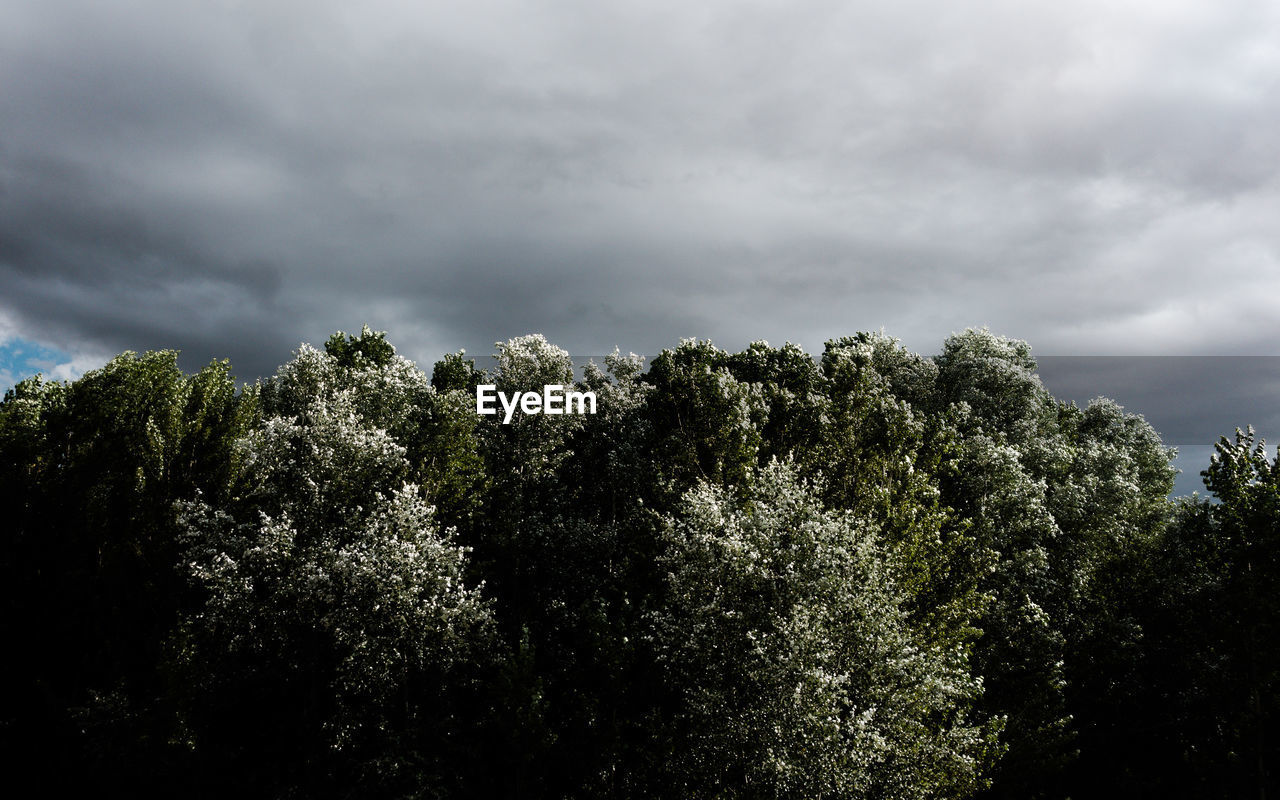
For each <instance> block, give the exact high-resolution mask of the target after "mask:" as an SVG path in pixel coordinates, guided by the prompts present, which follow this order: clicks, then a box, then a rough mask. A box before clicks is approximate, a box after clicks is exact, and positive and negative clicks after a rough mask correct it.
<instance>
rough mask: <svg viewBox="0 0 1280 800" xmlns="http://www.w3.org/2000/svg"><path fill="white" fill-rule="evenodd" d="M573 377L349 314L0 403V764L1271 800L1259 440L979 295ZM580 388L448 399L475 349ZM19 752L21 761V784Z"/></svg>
mask: <svg viewBox="0 0 1280 800" xmlns="http://www.w3.org/2000/svg"><path fill="white" fill-rule="evenodd" d="M604 361H605V363H604V364H603V365H594V364H593V365H590V366H588V367H587V369H586V371H585V374H584V375H582V376H581V377H580V378H578V377H577V376H576V375H575V370H574V365H573V362H572V360H571V359H570V358H569V356H568V354H567V353H566V352H565V351H563V350H561V349H559V348H557V347H555V346H554V345H552V344H550V343H549V342H547V341H546V340H545V339H544V338H543V337H541V336H537V335H534V336H526V337H520V338H517V339H512V340H510V341H508V342H505V343H502V344H499V345H498V347H497V353H496V366H495V367H494V368H493V369H491V370H478V369H477V368H476V367H475V364H474V361H471V360H468V359H467V358H465V355H464V354H462V353H458V354H451V355H447V356H445V357H444V358H443V359H441V360H440V361H439V362H437V363H436V364H435V366H434V369H433V370H432V372H431V374H430V375H428V374H427V373H425V372H423V371H422V370H420V369H419V368H418V367H416V366H415V365H414V364H413V363H411V362H410V361H408V360H406V359H404V358H402V357H400V356H398V355H396V352H395V349H394V347H393V346H392V345H391V344H390V343H389V342H388V341H387V339H386V337H385V336H384V335H383V334H381V333H375V332H372V331H370V330H368V329H367V328H366V329H365V330H363V331H362V332H361V333H360V334H359V335H346V334H342V333H339V334H335V335H334V336H333V337H332V338H331V339H330V340H329V341H328V342H327V343H326V344H325V346H324V348H323V349H315V348H312V347H309V346H306V345H304V346H302V347H301V348H300V349H299V350H298V351H297V354H296V356H295V357H294V358H293V360H292V361H290V362H289V363H287V364H285V365H284V366H282V367H280V369H279V370H278V372H277V373H276V374H275V375H274V376H272V377H270V378H269V379H267V380H265V381H261V382H259V383H256V384H253V385H250V386H245V387H242V388H237V386H236V383H235V380H234V378H233V376H232V374H231V371H230V366H229V365H228V364H226V363H225V362H220V363H213V364H211V365H209V366H208V367H206V368H205V369H203V370H201V371H200V372H198V373H196V374H194V375H187V374H184V373H183V372H182V371H181V370H179V368H178V366H177V356H176V354H175V353H173V352H152V353H146V354H143V355H137V354H133V353H125V354H123V355H121V356H119V357H117V358H116V359H114V360H112V361H111V362H110V363H109V364H107V365H106V366H105V367H103V368H102V369H99V370H96V371H93V372H90V373H88V374H86V375H85V376H84V377H82V378H80V379H79V380H76V381H74V382H71V383H63V382H48V381H44V380H42V379H41V378H40V377H38V376H37V377H35V378H32V379H29V380H26V381H23V382H22V383H20V384H18V385H17V386H16V387H14V388H13V389H12V390H11V391H10V392H8V394H7V395H6V396H5V398H4V401H3V403H2V404H0V503H3V509H2V510H0V514H3V519H4V520H5V524H4V526H3V528H4V534H3V537H4V539H3V556H2V558H3V561H2V564H0V569H2V570H3V574H0V586H2V587H3V588H2V589H0V591H2V592H3V603H4V608H3V614H2V618H3V626H4V629H3V638H4V641H5V643H6V645H7V647H6V650H7V651H8V653H9V654H10V659H9V661H10V667H11V670H12V671H11V677H10V678H9V679H8V681H7V682H6V700H5V704H4V707H3V712H2V714H3V715H2V717H0V730H2V731H3V741H2V742H0V746H3V747H4V749H5V751H6V753H7V754H9V756H10V759H11V763H13V764H15V765H16V766H17V769H18V773H16V774H15V777H13V778H12V779H11V780H15V781H16V780H20V779H21V777H23V776H22V775H21V773H22V772H24V771H25V772H26V773H28V775H27V776H26V777H29V778H31V779H33V780H35V781H37V782H38V783H39V784H40V785H44V786H46V787H48V789H49V793H51V794H66V793H69V792H72V791H78V792H85V793H86V794H87V793H90V792H92V793H95V794H98V793H102V792H104V791H127V792H129V793H131V794H133V795H135V796H151V795H156V796H159V795H163V796H197V797H264V798H268V797H269V798H284V797H485V796H495V797H547V798H562V797H574V798H578V797H583V798H585V797H740V798H757V797H760V798H764V797H768V798H780V797H786V798H818V797H821V798H934V797H951V798H961V797H985V798H1063V797H1077V798H1079V797H1099V796H1120V795H1123V796H1136V797H1206V796H1241V797H1244V796H1249V797H1265V796H1266V793H1267V792H1268V791H1270V792H1272V793H1273V794H1274V792H1275V791H1276V789H1277V786H1276V782H1277V781H1276V776H1275V774H1274V772H1273V771H1271V767H1270V765H1271V764H1273V763H1280V732H1277V731H1276V729H1275V728H1276V725H1275V721H1276V719H1277V710H1278V709H1277V705H1278V703H1277V699H1278V694H1277V688H1278V684H1277V678H1278V677H1280V676H1278V675H1277V665H1280V652H1277V650H1280V635H1278V634H1280V632H1278V631H1277V630H1276V622H1277V610H1278V609H1280V602H1278V601H1277V599H1276V598H1277V597H1280V586H1278V585H1277V584H1278V579H1280V563H1277V543H1278V542H1280V529H1278V526H1280V460H1277V459H1272V458H1270V457H1269V456H1268V455H1267V453H1266V452H1265V450H1264V447H1263V444H1262V443H1261V442H1255V441H1254V437H1253V434H1252V431H1251V430H1249V431H1246V432H1240V431H1237V432H1236V434H1235V436H1234V438H1233V439H1232V440H1228V439H1223V440H1222V441H1221V442H1220V443H1219V445H1218V447H1217V450H1218V452H1217V454H1216V456H1215V457H1214V459H1213V461H1212V463H1211V465H1210V466H1209V469H1208V470H1207V471H1206V472H1205V473H1204V478H1205V486H1206V488H1207V490H1208V492H1209V493H1210V495H1212V497H1213V499H1214V502H1210V501H1209V500H1206V499H1201V498H1192V499H1182V500H1179V501H1176V502H1173V501H1169V500H1168V499H1167V496H1168V494H1169V491H1170V487H1171V485H1172V481H1173V475H1174V471H1173V469H1172V468H1171V466H1170V460H1171V458H1172V451H1171V450H1170V449H1169V448H1167V447H1165V446H1164V445H1163V443H1162V442H1161V440H1160V437H1159V436H1158V435H1157V434H1156V432H1155V431H1154V430H1152V428H1151V427H1150V426H1149V425H1148V424H1147V423H1146V422H1145V421H1144V420H1143V419H1142V417H1140V416H1137V415H1135V414H1131V413H1127V412H1126V411H1124V410H1123V409H1122V408H1120V407H1119V406H1117V405H1116V404H1115V403H1113V402H1111V401H1108V400H1105V399H1098V400H1095V401H1093V402H1092V403H1090V404H1089V405H1088V406H1087V407H1085V408H1080V407H1078V406H1076V405H1074V404H1066V403H1061V402H1058V401H1057V400H1055V399H1054V397H1052V396H1051V395H1050V393H1049V392H1048V391H1046V390H1045V388H1044V386H1043V385H1042V384H1041V382H1040V380H1039V379H1038V378H1037V376H1036V364H1035V361H1034V359H1033V358H1032V356H1031V351H1030V348H1029V346H1028V345H1027V344H1026V343H1024V342H1020V341H1016V340H1010V339H1006V338H1003V337H1000V336H996V335H994V334H992V333H990V332H988V331H985V330H970V331H967V332H965V333H962V334H958V335H955V336H952V337H951V338H949V339H948V340H947V341H946V342H945V343H944V345H943V347H942V351H941V353H940V354H938V355H936V356H934V357H922V356H919V355H917V354H914V353H911V352H909V351H907V350H906V349H904V348H903V347H901V346H900V345H899V344H898V343H897V341H896V340H894V339H891V338H888V337H886V336H884V335H882V334H865V333H864V334H858V335H855V336H850V337H846V338H843V339H837V340H833V341H830V342H828V343H827V344H826V347H825V350H824V352H823V353H822V354H821V358H820V359H815V358H814V357H813V356H811V355H810V354H808V353H805V352H804V351H803V350H801V349H800V348H798V347H795V346H793V345H785V346H783V347H772V346H769V345H768V344H766V343H764V342H758V343H755V344H752V345H751V346H749V347H748V348H746V349H745V350H743V351H742V352H738V353H730V352H726V351H724V350H721V349H718V348H716V347H715V346H713V345H712V344H711V343H709V342H705V341H697V340H687V341H684V342H682V343H680V344H679V346H677V347H674V348H672V349H670V350H666V351H663V352H662V353H661V354H659V355H658V356H657V357H655V358H653V359H652V361H651V362H649V363H648V364H647V367H646V365H645V364H644V363H643V362H642V361H641V360H640V359H638V358H636V357H634V356H632V357H628V356H624V355H621V354H620V353H615V354H614V355H612V356H609V357H608V358H606V359H605V360H604ZM479 384H492V385H494V386H496V387H497V389H498V390H499V391H502V392H508V393H515V392H525V391H540V390H541V388H542V387H543V386H544V385H547V384H564V385H571V386H574V387H575V388H576V389H578V390H581V391H590V392H593V393H594V394H595V395H596V397H597V398H598V401H599V405H598V413H595V414H589V415H558V416H552V415H516V416H515V418H514V419H513V420H512V422H511V424H503V423H502V419H501V418H500V417H495V416H481V415H478V414H477V413H476V408H475V388H476V386H477V385H479ZM33 785H35V784H33Z"/></svg>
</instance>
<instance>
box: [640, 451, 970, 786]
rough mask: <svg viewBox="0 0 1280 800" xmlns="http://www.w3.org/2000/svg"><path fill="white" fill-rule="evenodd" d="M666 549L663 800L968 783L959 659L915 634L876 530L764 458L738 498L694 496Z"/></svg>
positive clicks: (701, 490) (963, 674)
mask: <svg viewBox="0 0 1280 800" xmlns="http://www.w3.org/2000/svg"><path fill="white" fill-rule="evenodd" d="M664 537H665V539H666V541H667V550H666V552H665V553H664V554H663V556H662V558H661V563H662V565H663V567H664V568H665V570H666V572H667V575H668V578H667V583H668V586H667V592H666V596H665V601H664V603H663V604H662V605H661V606H660V607H659V608H657V609H656V610H655V611H654V613H653V618H654V622H655V632H654V636H655V638H656V641H657V646H658V658H659V661H658V663H659V665H660V666H661V668H662V669H663V671H664V678H665V680H666V682H667V683H668V685H670V686H671V687H673V694H675V697H676V702H675V705H674V707H673V708H672V709H671V714H672V719H671V720H670V724H671V726H672V728H673V729H674V731H675V734H674V742H673V745H672V756H671V761H670V762H669V764H668V767H667V770H666V774H665V775H664V776H663V780H664V781H665V786H664V789H665V791H664V792H663V793H664V794H666V795H668V796H696V797H705V796H716V797H757V796H768V797H886V798H888V797H893V798H907V797H920V798H923V797H954V796H966V795H967V794H968V793H969V792H970V791H971V790H972V788H973V787H974V786H975V785H976V784H977V783H978V782H979V775H978V767H979V765H980V764H982V763H983V761H984V755H985V752H986V750H987V748H988V747H989V738H988V737H989V731H984V730H983V729H982V728H981V727H980V726H975V725H972V724H970V723H968V722H967V721H966V714H965V710H966V708H967V707H968V704H969V702H970V700H971V699H972V698H973V696H974V695H975V694H976V693H977V690H978V682H977V681H976V680H975V679H974V678H973V677H972V676H971V675H970V674H969V672H968V671H967V670H966V669H965V657H964V654H963V652H962V651H959V650H955V649H950V650H947V649H942V648H936V647H931V646H929V645H928V644H927V643H923V642H921V641H919V640H918V639H917V638H915V637H914V636H913V632H912V630H911V627H910V625H909V624H908V619H907V612H906V609H905V605H906V600H907V596H906V595H905V593H904V592H903V591H902V588H901V587H900V586H898V585H896V583H895V581H894V580H893V577H892V573H891V570H890V569H889V568H888V566H887V564H886V558H885V556H884V554H883V553H882V552H881V551H880V549H879V544H878V537H877V536H876V532H875V530H874V528H873V527H871V526H869V525H867V524H866V523H863V522H859V521H857V520H856V519H855V518H853V517H851V516H849V515H847V514H836V513H831V512H826V511H824V510H823V509H822V506H821V503H820V502H819V500H818V499H817V497H816V496H815V495H814V493H813V492H812V490H811V489H810V488H809V487H806V486H805V485H804V484H803V483H801V482H799V481H798V480H797V479H796V478H795V477H794V474H793V472H792V470H791V469H790V468H789V467H787V466H785V465H782V464H779V463H774V464H771V465H769V466H767V467H765V468H764V469H763V470H762V471H761V472H760V473H759V474H758V476H757V478H756V480H755V481H754V482H753V489H752V492H751V493H750V495H749V497H748V498H745V499H742V500H736V499H734V498H732V497H731V496H729V495H728V494H726V493H725V492H724V490H722V489H719V488H718V487H715V486H712V485H710V484H706V483H703V484H701V485H700V486H699V487H698V488H696V489H693V490H691V491H690V492H689V493H688V494H687V495H686V497H685V499H684V501H683V503H682V505H681V507H680V508H679V510H678V512H677V515H676V516H675V517H674V518H671V519H670V520H669V521H668V523H667V527H666V530H665V533H664Z"/></svg>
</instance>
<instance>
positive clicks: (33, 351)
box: [0, 336, 97, 393]
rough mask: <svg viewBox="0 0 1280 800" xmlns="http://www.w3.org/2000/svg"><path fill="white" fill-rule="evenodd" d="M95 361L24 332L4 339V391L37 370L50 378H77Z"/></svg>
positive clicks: (0, 359)
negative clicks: (37, 339)
mask: <svg viewBox="0 0 1280 800" xmlns="http://www.w3.org/2000/svg"><path fill="white" fill-rule="evenodd" d="M93 361H94V359H85V358H84V357H83V356H76V355H73V354H72V353H68V352H66V351H64V350H59V349H58V348H56V347H50V346H49V345H46V344H41V343H40V342H36V341H32V340H30V339H23V338H22V337H20V336H10V337H8V338H5V339H0V393H3V392H7V391H9V390H10V389H12V388H13V387H14V386H15V385H17V384H18V382H19V381H23V380H26V379H27V378H30V377H31V376H32V375H35V374H36V373H40V374H41V375H43V376H44V377H45V378H48V379H49V380H62V381H69V380H75V379H76V378H78V377H80V376H81V375H82V374H84V372H85V370H86V369H87V368H92V367H93V366H97V364H96V363H88V362H93Z"/></svg>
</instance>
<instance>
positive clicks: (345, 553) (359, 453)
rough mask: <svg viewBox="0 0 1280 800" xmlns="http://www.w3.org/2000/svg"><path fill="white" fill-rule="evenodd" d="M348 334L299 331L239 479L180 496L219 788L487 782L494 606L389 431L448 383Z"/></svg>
mask: <svg viewBox="0 0 1280 800" xmlns="http://www.w3.org/2000/svg"><path fill="white" fill-rule="evenodd" d="M337 350H338V352H336V353H333V352H328V353H320V352H319V351H316V350H314V349H311V348H307V347H303V348H302V349H301V350H300V351H299V353H298V355H297V357H296V358H295V359H294V360H293V361H292V362H290V363H289V364H287V365H285V366H284V367H282V368H281V370H280V372H279V373H278V374H277V376H275V377H274V378H273V379H272V380H271V381H269V382H268V383H267V385H266V386H265V387H264V388H263V393H262V394H263V405H264V409H265V410H266V411H267V413H268V416H267V418H266V419H265V420H264V422H263V423H262V425H261V427H259V428H257V429H255V430H254V431H252V432H251V433H250V434H249V435H248V436H247V437H245V438H244V439H243V440H242V442H241V448H242V449H243V452H244V453H245V458H246V465H245V470H244V474H243V476H242V479H241V483H240V486H241V492H242V493H241V494H240V496H238V497H237V498H236V499H235V500H234V501H233V502H231V503H229V504H223V505H222V506H221V507H218V506H214V505H212V504H210V503H208V502H205V501H203V500H195V501H191V502H188V503H186V504H184V506H183V515H182V523H183V530H184V541H185V542H186V545H187V550H186V554H185V557H184V559H183V563H184V564H185V565H186V566H187V568H188V571H189V574H190V577H191V580H192V584H193V586H194V587H195V588H196V589H197V590H198V591H199V592H200V595H201V596H202V598H203V602H202V603H201V604H200V605H199V606H198V607H196V608H195V609H193V611H192V613H190V614H188V615H187V616H186V617H185V619H184V621H183V625H182V628H181V630H180V633H179V635H178V636H176V637H175V639H174V640H173V643H172V653H173V656H172V657H173V659H174V662H175V664H176V669H177V671H178V674H179V675H180V676H181V677H182V679H183V684H184V685H185V686H187V687H188V689H187V690H186V691H184V692H183V693H182V694H183V699H184V702H183V713H184V722H185V725H186V729H187V731H188V733H187V736H186V737H185V741H186V745H187V746H188V747H189V748H191V750H192V751H193V752H195V753H196V754H197V758H198V760H199V763H200V764H201V765H202V766H203V768H204V772H203V773H202V774H201V775H200V776H199V777H200V779H201V780H202V781H203V782H204V783H205V785H206V786H207V787H209V788H211V789H212V790H214V791H216V792H227V793H233V792H234V793H236V794H248V795H251V796H281V795H289V794H294V793H301V794H304V795H307V796H345V794H346V793H348V792H351V791H354V790H355V788H356V787H359V790H360V793H361V794H362V795H364V796H421V794H422V793H424V792H429V793H438V792H448V791H458V790H459V789H460V787H462V786H467V787H470V788H475V787H482V786H484V785H486V780H487V779H488V778H490V777H492V775H491V773H489V772H488V771H487V768H488V767H489V766H490V765H489V764H488V763H486V757H489V756H491V755H492V752H491V751H490V750H488V749H487V748H486V747H485V742H486V741H487V738H486V737H488V736H490V735H491V731H490V730H486V728H485V725H486V722H487V721H488V720H490V719H491V718H492V715H493V712H492V709H491V708H490V705H491V703H492V698H491V697H490V696H489V692H490V691H491V684H492V681H493V680H494V675H495V669H496V667H495V664H496V661H497V653H498V651H497V649H496V641H495V639H494V632H493V620H492V614H491V610H490V607H489V604H488V602H487V601H485V600H484V599H483V597H482V596H481V594H480V592H479V590H478V588H477V587H475V586H473V585H470V584H469V582H468V580H467V576H466V555H465V551H464V550H463V548H461V547H460V546H459V545H457V544H456V543H454V542H453V541H452V537H451V533H450V532H449V531H447V530H441V529H440V527H439V526H438V524H437V523H436V522H435V521H434V519H433V509H432V508H431V507H430V506H429V505H428V504H427V502H426V500H425V497H424V493H423V490H422V489H421V487H420V486H419V485H417V484H415V483H413V482H410V481H409V480H408V478H409V477H410V476H411V473H412V464H411V463H410V461H409V460H408V458H407V453H408V448H406V447H405V446H404V445H402V444H400V443H399V442H398V441H397V439H396V437H395V436H394V435H393V433H392V431H397V430H400V431H405V434H404V435H408V434H409V433H412V431H413V430H414V428H413V427H412V426H410V427H407V428H406V427H405V426H406V424H408V423H410V422H411V421H412V420H413V419H414V416H415V415H416V414H417V413H418V410H419V406H418V405H416V404H415V402H414V401H415V400H416V399H418V397H419V395H421V394H422V393H428V394H429V393H431V392H432V391H433V390H431V388H430V386H429V385H428V384H427V383H426V377H425V376H424V375H422V374H421V373H420V372H417V371H416V369H415V368H413V367H412V365H411V364H409V363H408V362H405V361H404V360H403V359H399V358H398V357H394V356H392V355H390V354H388V353H387V351H386V350H385V349H382V348H375V349H374V350H373V352H375V353H381V354H382V356H381V357H380V360H369V359H366V358H365V357H363V356H357V357H352V356H351V351H349V350H342V349H341V348H337ZM381 426H386V427H381Z"/></svg>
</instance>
